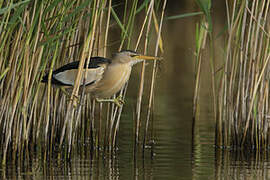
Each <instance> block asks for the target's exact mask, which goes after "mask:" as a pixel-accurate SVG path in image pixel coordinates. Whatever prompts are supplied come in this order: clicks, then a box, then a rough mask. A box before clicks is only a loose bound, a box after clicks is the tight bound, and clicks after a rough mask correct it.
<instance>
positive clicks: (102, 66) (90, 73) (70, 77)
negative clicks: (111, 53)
mask: <svg viewBox="0 0 270 180" xmlns="http://www.w3.org/2000/svg"><path fill="white" fill-rule="evenodd" d="M110 62H111V61H110V60H109V59H105V58H101V57H92V58H91V60H90V62H89V65H88V69H84V70H83V73H84V72H85V73H87V76H86V79H85V85H90V84H93V83H96V82H98V81H100V80H101V79H102V77H103V73H104V71H105V70H106V68H107V65H108V64H109V63H110ZM85 67H86V64H85V66H84V68H85ZM78 68H79V61H75V62H72V63H69V64H66V65H64V66H62V67H60V68H59V69H57V70H55V71H53V75H52V81H51V82H52V84H56V85H62V86H73V85H74V84H75V80H76V77H77V73H78ZM46 76H47V77H46ZM46 76H44V78H43V82H46V80H47V79H48V75H46ZM44 79H45V80H44ZM47 81H48V80H47ZM83 84H84V78H82V79H81V83H80V85H83Z"/></svg>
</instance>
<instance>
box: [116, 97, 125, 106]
mask: <svg viewBox="0 0 270 180" xmlns="http://www.w3.org/2000/svg"><path fill="white" fill-rule="evenodd" d="M114 104H116V105H117V106H118V107H121V106H122V105H123V104H125V101H124V99H123V97H122V96H121V95H119V96H118V97H117V98H115V99H114Z"/></svg>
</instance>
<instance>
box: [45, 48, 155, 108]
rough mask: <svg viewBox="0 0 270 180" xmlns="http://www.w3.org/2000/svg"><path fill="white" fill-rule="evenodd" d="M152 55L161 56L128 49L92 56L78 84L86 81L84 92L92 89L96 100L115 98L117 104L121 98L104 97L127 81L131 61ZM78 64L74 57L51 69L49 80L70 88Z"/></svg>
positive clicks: (114, 91) (90, 91)
mask: <svg viewBox="0 0 270 180" xmlns="http://www.w3.org/2000/svg"><path fill="white" fill-rule="evenodd" d="M155 59H160V58H158V57H153V56H144V55H141V54H138V53H136V52H134V51H130V50H123V51H121V52H118V53H116V54H114V56H113V57H112V59H107V58H103V57H91V59H90V62H89V65H88V68H86V62H85V66H84V72H85V73H87V78H86V80H85V82H84V80H83V78H82V80H81V83H80V85H81V86H83V84H84V83H85V93H91V96H92V97H94V98H96V99H97V100H98V101H99V102H103V101H107V102H114V103H116V104H117V105H119V104H120V103H121V102H122V100H121V99H106V98H110V97H111V96H113V95H114V94H116V93H117V92H118V91H120V90H121V88H122V87H123V86H124V85H125V83H126V82H127V81H128V79H129V76H130V73H131V69H132V66H133V65H134V64H136V63H138V62H142V61H143V60H155ZM78 67H79V61H75V62H72V63H68V64H66V65H64V66H62V67H60V68H59V69H56V70H55V71H53V73H52V79H51V83H52V84H53V85H57V86H62V87H64V88H69V89H71V88H73V86H74V83H75V80H76V76H77V72H78ZM42 82H45V83H47V82H48V74H46V75H45V76H44V77H43V79H42ZM101 99H102V100H101Z"/></svg>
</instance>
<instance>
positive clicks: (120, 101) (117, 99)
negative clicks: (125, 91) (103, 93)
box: [96, 95, 125, 107]
mask: <svg viewBox="0 0 270 180" xmlns="http://www.w3.org/2000/svg"><path fill="white" fill-rule="evenodd" d="M96 100H97V102H99V103H100V102H112V103H114V104H116V105H117V106H118V107H121V106H122V105H123V104H124V103H125V102H124V100H123V98H122V96H121V95H120V96H118V97H117V98H114V99H99V98H96Z"/></svg>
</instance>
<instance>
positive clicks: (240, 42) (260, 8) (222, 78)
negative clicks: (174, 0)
mask: <svg viewBox="0 0 270 180" xmlns="http://www.w3.org/2000/svg"><path fill="white" fill-rule="evenodd" d="M269 3H270V2H269V1H265V0H254V1H227V0H226V10H227V19H226V21H227V22H226V23H227V29H226V33H225V34H223V35H224V38H225V47H224V52H225V53H224V60H223V61H222V64H223V65H222V67H221V68H220V67H215V66H213V67H214V71H212V74H211V76H212V77H213V78H214V80H212V82H215V83H216V85H214V86H213V87H214V89H215V91H216V92H218V93H216V94H215V93H214V91H213V96H214V97H215V98H214V104H216V105H215V108H216V111H215V112H214V113H215V118H216V145H217V146H218V147H221V148H232V149H238V148H249V149H256V150H262V149H268V148H269V140H270V139H269V135H270V132H269V69H270V65H269V59H270V54H269V5H270V4H269ZM202 7H205V6H202ZM207 16H208V15H207V13H204V20H203V22H206V23H208V24H209V23H211V21H210V19H209V18H207ZM205 19H206V21H205ZM203 27H207V26H206V25H204V26H203ZM205 29H206V30H207V31H208V32H209V33H208V34H209V35H208V36H207V40H209V41H208V42H210V44H211V41H213V39H211V36H212V35H211V34H212V32H211V31H209V29H207V28H205ZM201 31H203V30H201ZM201 31H199V32H201ZM201 34H203V33H201ZM200 37H205V36H200ZM201 39H203V38H200V39H199V40H200V41H198V42H199V43H198V44H199V46H198V47H203V42H204V41H203V40H201ZM209 47H210V49H211V50H210V51H212V50H213V47H211V45H210V46H209ZM210 54H211V53H210ZM197 55H198V56H197V57H198V59H200V58H201V56H200V54H199V53H197ZM211 57H212V58H213V55H211ZM198 62H200V61H198ZM198 65H200V64H199V63H198ZM198 69H199V68H198ZM197 72H198V73H199V72H200V71H199V70H198V71H197ZM198 81H199V79H197V81H196V82H198ZM196 87H197V86H196ZM195 97H196V96H195ZM195 100H196V98H195Z"/></svg>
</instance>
